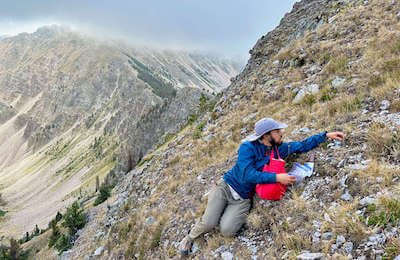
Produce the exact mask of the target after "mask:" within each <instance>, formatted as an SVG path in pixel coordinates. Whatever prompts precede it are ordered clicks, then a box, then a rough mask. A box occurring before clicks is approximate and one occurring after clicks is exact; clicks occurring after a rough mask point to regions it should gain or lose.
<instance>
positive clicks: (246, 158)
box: [179, 118, 344, 255]
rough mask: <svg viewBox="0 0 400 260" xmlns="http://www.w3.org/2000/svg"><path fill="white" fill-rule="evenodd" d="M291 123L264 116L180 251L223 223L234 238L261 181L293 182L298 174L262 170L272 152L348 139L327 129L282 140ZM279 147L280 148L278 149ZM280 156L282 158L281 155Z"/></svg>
mask: <svg viewBox="0 0 400 260" xmlns="http://www.w3.org/2000/svg"><path fill="white" fill-rule="evenodd" d="M286 127H287V125H286V124H283V123H279V122H276V121H275V120H273V119H271V118H263V119H261V120H260V121H258V122H257V123H256V124H255V134H254V135H250V136H248V137H246V139H244V141H243V143H242V144H241V146H240V148H239V150H238V159H237V161H236V164H235V166H234V167H233V168H232V169H231V170H229V171H227V172H226V173H225V174H224V176H223V180H221V181H219V182H218V184H217V185H216V186H215V187H214V188H213V189H212V190H211V192H210V194H209V195H208V203H207V208H206V210H205V212H204V215H203V216H202V217H201V218H200V219H199V220H198V221H197V222H196V225H195V226H194V227H193V229H192V230H191V231H190V233H189V234H188V235H187V236H186V237H185V238H184V239H183V240H182V241H181V243H180V246H179V252H180V253H181V254H183V255H188V254H189V251H190V249H191V247H192V244H193V240H194V239H195V238H197V237H198V236H200V235H201V234H203V233H205V232H208V231H210V230H211V229H213V228H214V227H215V226H217V225H218V223H219V226H220V231H221V233H222V235H223V236H225V237H231V236H234V235H235V233H236V232H237V231H238V230H239V229H240V227H241V226H242V225H243V224H244V223H245V221H246V218H247V216H248V214H249V211H250V206H251V201H250V198H251V196H252V194H253V193H254V190H255V187H256V185H257V184H266V183H281V184H284V185H288V184H292V183H294V182H295V181H296V177H295V176H293V175H289V174H286V173H279V174H277V173H276V172H266V171H262V169H263V166H264V165H265V164H269V161H270V157H269V156H267V154H268V151H271V150H272V149H275V150H277V152H278V155H277V154H276V153H275V154H274V158H278V157H279V155H280V158H285V157H287V156H289V155H290V154H293V153H305V152H308V151H310V150H312V149H314V148H316V147H317V146H318V145H319V144H321V143H323V142H325V141H326V138H327V137H328V138H331V139H336V140H344V134H343V133H342V132H331V133H327V132H326V131H324V132H322V133H320V134H317V135H314V136H311V137H309V138H307V139H305V140H304V141H301V142H289V143H284V142H282V130H281V129H283V128H286ZM276 148H277V149H276ZM277 156H278V157H277Z"/></svg>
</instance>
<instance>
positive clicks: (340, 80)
mask: <svg viewBox="0 0 400 260" xmlns="http://www.w3.org/2000/svg"><path fill="white" fill-rule="evenodd" d="M345 82H346V79H345V78H341V77H336V78H335V79H334V80H332V87H334V88H338V87H341V86H343V84H344V83H345Z"/></svg>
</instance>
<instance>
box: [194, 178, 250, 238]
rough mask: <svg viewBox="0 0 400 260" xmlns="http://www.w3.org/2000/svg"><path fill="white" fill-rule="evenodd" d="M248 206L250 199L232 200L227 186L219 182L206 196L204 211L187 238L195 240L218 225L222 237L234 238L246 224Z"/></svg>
mask: <svg viewBox="0 0 400 260" xmlns="http://www.w3.org/2000/svg"><path fill="white" fill-rule="evenodd" d="M250 206H251V200H250V199H242V198H241V199H239V200H234V199H233V197H232V193H231V191H230V189H229V186H228V184H226V183H225V182H224V181H220V182H219V183H218V184H217V185H216V186H215V187H214V188H213V189H212V190H211V192H210V193H209V194H208V202H207V208H206V211H205V212H204V215H203V216H202V217H201V218H200V219H199V220H198V221H197V222H196V225H195V226H194V228H193V229H192V230H191V231H190V233H189V237H190V238H191V239H195V238H197V237H198V236H200V235H201V234H203V233H205V232H208V231H210V230H211V229H213V228H214V227H215V226H217V225H218V223H219V227H220V231H221V233H222V235H223V236H225V237H232V236H234V235H235V234H236V232H237V231H239V229H240V227H241V226H242V225H243V224H244V223H245V222H246V218H247V216H248V215H249V211H250Z"/></svg>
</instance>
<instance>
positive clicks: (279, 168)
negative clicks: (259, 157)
mask: <svg viewBox="0 0 400 260" xmlns="http://www.w3.org/2000/svg"><path fill="white" fill-rule="evenodd" d="M274 150H276V153H277V154H278V159H275V158H274ZM266 155H267V154H266ZM262 171H263V172H275V173H276V174H281V173H286V170H285V161H284V160H282V159H281V157H280V156H279V152H278V149H272V151H271V155H270V156H269V164H265V165H264V168H263V170H262ZM285 192H286V185H284V184H282V183H271V184H269V183H268V184H257V185H256V193H257V194H258V196H259V197H260V198H261V199H264V200H280V199H282V197H283V195H284V194H285Z"/></svg>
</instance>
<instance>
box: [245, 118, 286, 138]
mask: <svg viewBox="0 0 400 260" xmlns="http://www.w3.org/2000/svg"><path fill="white" fill-rule="evenodd" d="M286 127H288V126H287V125H286V124H284V123H280V122H276V121H275V120H273V119H272V118H263V119H261V120H260V121H258V122H257V123H256V124H255V126H254V131H255V134H253V135H249V136H247V137H246V138H245V139H243V140H242V142H245V141H250V142H252V141H255V140H257V139H258V138H260V137H261V136H262V135H263V134H265V133H268V132H269V131H272V130H275V129H283V128H286Z"/></svg>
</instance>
